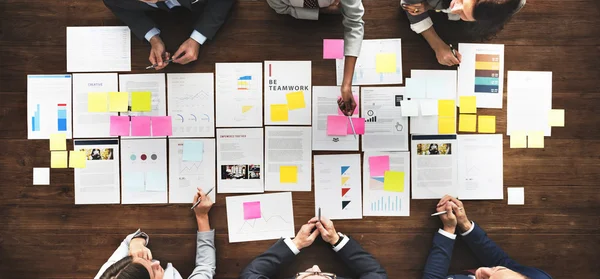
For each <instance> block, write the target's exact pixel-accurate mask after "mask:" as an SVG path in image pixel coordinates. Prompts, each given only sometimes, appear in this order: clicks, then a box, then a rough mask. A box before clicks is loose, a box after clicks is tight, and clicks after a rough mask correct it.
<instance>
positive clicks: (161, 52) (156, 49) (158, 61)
mask: <svg viewBox="0 0 600 279" xmlns="http://www.w3.org/2000/svg"><path fill="white" fill-rule="evenodd" d="M150 45H151V46H152V48H151V49H150V57H149V58H148V60H150V63H151V64H152V65H158V66H156V67H155V68H154V69H155V70H162V69H164V68H165V67H166V66H167V65H168V64H169V63H165V62H164V60H169V58H170V57H171V54H169V53H168V52H166V51H165V44H164V43H163V41H162V40H161V39H160V37H159V36H158V35H155V36H154V37H152V39H150Z"/></svg>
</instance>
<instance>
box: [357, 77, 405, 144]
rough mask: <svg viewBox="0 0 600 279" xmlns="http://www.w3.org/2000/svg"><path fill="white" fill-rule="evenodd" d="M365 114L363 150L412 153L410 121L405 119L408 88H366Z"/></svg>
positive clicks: (364, 88)
mask: <svg viewBox="0 0 600 279" xmlns="http://www.w3.org/2000/svg"><path fill="white" fill-rule="evenodd" d="M360 99H361V106H360V107H361V111H362V112H361V115H362V116H363V117H364V118H365V134H364V135H363V136H362V150H363V151H404V150H408V118H407V117H402V107H401V101H402V100H404V99H405V96H404V87H363V88H362V92H361V98H360Z"/></svg>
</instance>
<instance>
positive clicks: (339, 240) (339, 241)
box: [331, 232, 346, 248]
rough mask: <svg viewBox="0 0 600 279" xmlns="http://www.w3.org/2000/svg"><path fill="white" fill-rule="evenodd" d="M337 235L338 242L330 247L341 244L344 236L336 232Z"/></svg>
mask: <svg viewBox="0 0 600 279" xmlns="http://www.w3.org/2000/svg"><path fill="white" fill-rule="evenodd" d="M337 234H338V235H339V236H340V238H339V239H338V241H337V242H336V243H335V244H333V245H331V246H332V247H333V248H335V247H336V246H338V245H340V243H342V240H344V238H345V237H346V235H344V234H343V233H341V232H338V233H337Z"/></svg>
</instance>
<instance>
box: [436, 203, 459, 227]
mask: <svg viewBox="0 0 600 279" xmlns="http://www.w3.org/2000/svg"><path fill="white" fill-rule="evenodd" d="M453 204H454V203H453V202H446V203H445V204H444V205H440V206H438V207H437V208H436V211H437V212H440V211H444V210H445V211H446V214H442V215H440V219H441V220H442V223H444V230H445V231H446V232H449V233H451V234H454V233H455V231H456V222H457V221H456V216H455V215H454V213H452V205H453Z"/></svg>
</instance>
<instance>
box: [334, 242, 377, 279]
mask: <svg viewBox="0 0 600 279" xmlns="http://www.w3.org/2000/svg"><path fill="white" fill-rule="evenodd" d="M346 237H348V236H346ZM348 238H349V240H348V243H346V245H344V247H343V248H342V249H341V250H339V251H338V252H337V254H338V256H339V257H340V258H341V259H342V261H343V262H344V264H346V266H347V267H348V268H349V269H350V270H352V272H353V273H354V274H355V275H358V278H361V279H362V278H379V279H385V278H388V277H387V273H386V272H385V269H383V267H382V266H381V264H380V263H379V261H377V260H376V259H375V257H373V255H371V254H370V253H369V252H367V251H365V249H363V248H362V247H361V246H360V244H358V242H356V240H354V239H352V238H350V237H348Z"/></svg>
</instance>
